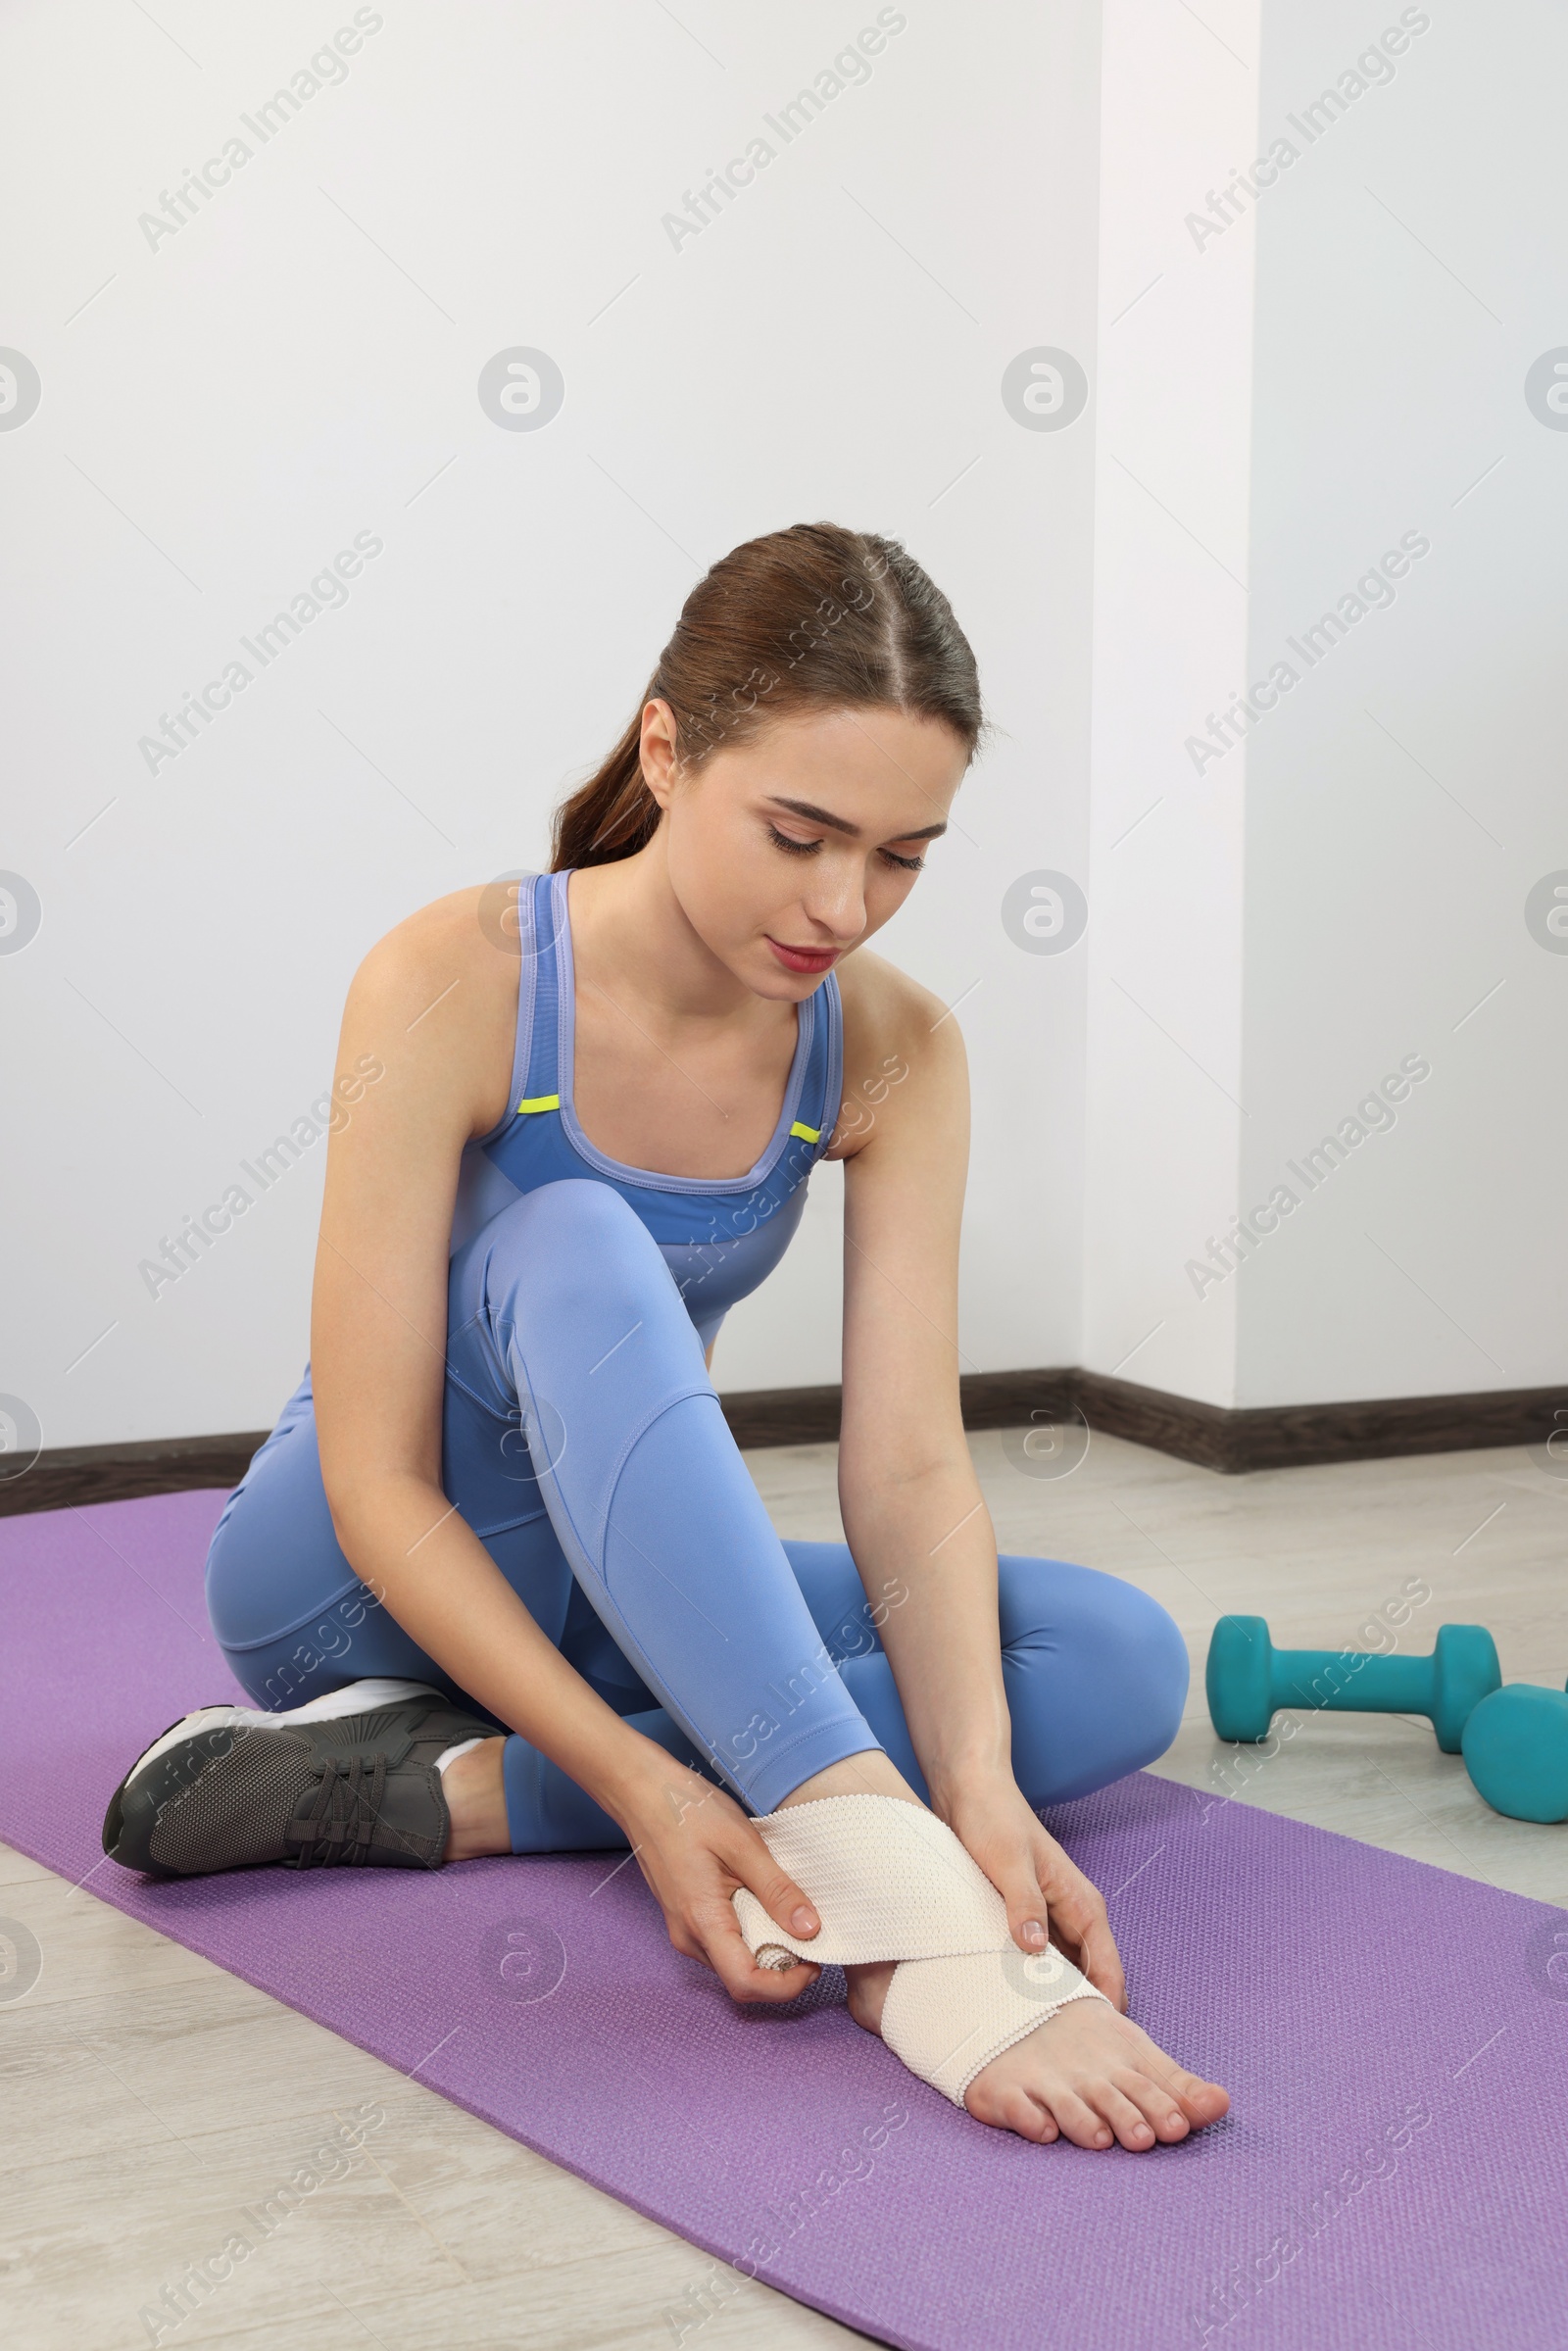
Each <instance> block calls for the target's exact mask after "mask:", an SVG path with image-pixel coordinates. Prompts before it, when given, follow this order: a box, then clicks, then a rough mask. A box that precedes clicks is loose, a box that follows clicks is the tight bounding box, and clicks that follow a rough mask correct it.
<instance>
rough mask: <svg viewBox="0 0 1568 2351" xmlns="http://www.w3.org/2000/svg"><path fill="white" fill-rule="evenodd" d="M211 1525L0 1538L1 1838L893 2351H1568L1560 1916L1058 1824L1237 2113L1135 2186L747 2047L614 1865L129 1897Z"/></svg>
mask: <svg viewBox="0 0 1568 2351" xmlns="http://www.w3.org/2000/svg"><path fill="white" fill-rule="evenodd" d="M220 1504H221V1496H218V1495H216V1494H176V1495H170V1496H167V1497H163V1498H159V1499H154V1500H145V1501H134V1502H114V1503H107V1504H103V1505H101V1506H99V1507H97V1508H95V1509H91V1510H82V1511H71V1510H68V1511H60V1512H53V1513H48V1514H44V1515H40V1516H37V1517H31V1518H14V1519H8V1520H4V1521H0V1673H3V1684H0V1835H3V1836H4V1837H6V1838H7V1839H8V1840H9V1841H10V1842H12V1843H13V1844H15V1845H17V1846H18V1847H20V1848H21V1849H22V1850H23V1851H24V1852H25V1853H28V1854H31V1855H32V1856H34V1857H35V1858H36V1859H37V1860H39V1861H42V1862H45V1863H47V1864H48V1865H49V1866H50V1867H51V1868H53V1869H55V1870H58V1871H60V1872H61V1873H62V1874H63V1875H65V1876H66V1877H68V1878H71V1879H72V1880H77V1879H84V1878H85V1879H87V1881H88V1885H89V1889H90V1890H91V1891H92V1892H94V1893H96V1894H98V1895H99V1896H100V1897H101V1898H102V1899H103V1900H105V1901H109V1902H113V1903H115V1904H116V1905H117V1906H118V1907H119V1908H121V1909H123V1910H125V1911H129V1912H130V1913H131V1914H132V1915H134V1916H135V1917H137V1918H141V1919H145V1920H146V1921H147V1922H148V1924H149V1925H151V1926H153V1927H156V1928H157V1929H159V1931H160V1932H161V1933H163V1934H165V1935H171V1936H172V1937H174V1938H175V1939H176V1940H177V1941H179V1942H182V1943H185V1944H188V1945H189V1946H190V1947H191V1948H192V1949H193V1950H197V1951H201V1952H205V1953H206V1954H207V1955H208V1957H210V1958H212V1959H214V1960H216V1961H217V1962H218V1963H219V1964H220V1965H221V1966H222V1967H225V1968H228V1969H230V1970H231V1971H232V1972H233V1973H234V1974H235V1975H237V1976H241V1977H243V1978H245V1979H246V1980H247V1981H248V1982H249V1983H251V1984H259V1985H260V1986H261V1987H262V1988H263V1989H264V1990H266V1991H269V1992H271V1993H273V1994H274V1995H275V1996H276V1997H277V1998H278V1999H280V2000H283V2001H286V2002H287V2003H288V2004H289V2005H290V2006H292V2007H294V2008H298V2009H302V2010H304V2011H305V2013H306V2014H307V2015H310V2016H313V2017H315V2018H318V2019H319V2021H320V2022H321V2023H322V2024H325V2025H328V2026H330V2027H331V2028H332V2029H333V2030H334V2031H335V2032H338V2033H343V2034H345V2035H346V2036H347V2037H348V2038H349V2039H350V2040H352V2041H356V2042H358V2043H359V2044H360V2045H361V2046H362V2047H364V2048H367V2049H370V2050H373V2051H374V2052H375V2054H376V2055H377V2056H379V2057H381V2058H384V2059H385V2060H386V2061H387V2063H389V2064H390V2065H393V2066H396V2067H397V2068H399V2069H400V2070H401V2071H404V2072H408V2073H417V2075H418V2078H419V2080H420V2081H421V2082H428V2083H429V2084H431V2086H432V2087H434V2088H435V2089H437V2090H439V2091H441V2092H442V2093H443V2094H444V2095H445V2096H446V2097H449V2098H451V2099H454V2100H455V2101H456V2102H457V2103H458V2104H459V2105H462V2106H466V2107H467V2108H468V2109H469V2110H470V2111H471V2112H473V2113H474V2114H477V2115H481V2116H483V2117H484V2118H485V2119H486V2120H487V2121H488V2122H491V2123H493V2124H495V2125H496V2126H497V2127H498V2128H499V2129H501V2130H502V2131H510V2132H511V2133H512V2134H513V2135H514V2136H515V2137H516V2138H518V2139H521V2140H524V2141H525V2142H526V2143H527V2144H528V2145H529V2146H531V2147H535V2148H538V2149H539V2150H540V2151H541V2152H543V2153H544V2154H546V2155H548V2156H551V2157H552V2158H554V2160H555V2161H556V2162H558V2163H561V2164H564V2165H565V2166H566V2167H567V2168H568V2169H569V2170H571V2171H573V2172H577V2173H580V2174H581V2175H582V2176H583V2178H585V2179H587V2180H593V2181H594V2182H595V2183H596V2184H597V2185H598V2186H600V2187H603V2188H607V2189H609V2190H610V2191H611V2193H612V2194H613V2195H616V2196H618V2197H620V2198H622V2199H623V2200H624V2201H625V2202H626V2203H628V2204H632V2205H635V2206H636V2207H637V2209H638V2210H639V2211H642V2212H645V2213H648V2214H650V2215H652V2217H653V2218H654V2219H656V2220H658V2221H662V2222H664V2223H665V2224H667V2226H668V2227H670V2228H671V2229H678V2230H679V2231H680V2232H681V2233H682V2234H683V2235H685V2236H687V2237H690V2238H693V2239H694V2240H695V2241H696V2242H697V2243H698V2244H700V2245H702V2246H703V2247H704V2248H706V2249H707V2250H709V2251H711V2252H712V2253H716V2254H718V2255H719V2256H721V2257H722V2258H723V2259H725V2260H727V2261H731V2262H734V2263H736V2264H737V2265H738V2266H740V2267H742V2268H743V2269H745V2270H747V2271H749V2272H751V2271H755V2273H756V2274H757V2275H758V2276H760V2277H761V2278H765V2279H766V2280H767V2281H768V2282H769V2283H771V2284H773V2285H776V2286H779V2287H781V2288H783V2290H784V2291H786V2292H787V2293H790V2294H793V2295H796V2296H797V2297H798V2298H799V2299H800V2300H802V2301H804V2302H809V2303H813V2304H815V2305H816V2307H817V2308H818V2309H821V2310H825V2311H828V2312H831V2313H832V2314H833V2315H834V2316H835V2317H837V2318H841V2319H843V2320H845V2321H846V2322H847V2323H848V2324H849V2325H851V2326H854V2327H859V2328H861V2329H862V2330H863V2331H865V2332H866V2333H869V2334H873V2335H878V2336H881V2337H883V2338H885V2339H886V2340H887V2341H889V2342H892V2343H896V2344H901V2345H909V2346H918V2347H919V2351H951V2347H954V2346H958V2345H963V2346H970V2345H977V2346H978V2345H983V2346H985V2347H986V2351H1013V2347H1014V2346H1017V2347H1018V2351H1022V2347H1023V2346H1028V2347H1029V2351H1041V2347H1043V2346H1056V2345H1063V2346H1066V2345H1071V2346H1073V2351H1144V2347H1145V2346H1161V2347H1162V2346H1165V2345H1170V2346H1173V2347H1176V2346H1191V2347H1193V2351H1199V2347H1200V2346H1202V2345H1205V2344H1215V2343H1223V2344H1224V2345H1225V2346H1226V2351H1285V2347H1286V2346H1289V2347H1291V2351H1296V2347H1298V2346H1299V2347H1300V2351H1306V2347H1307V2346H1310V2351H1342V2347H1343V2351H1366V2347H1367V2346H1369V2345H1376V2346H1378V2347H1379V2351H1406V2347H1408V2351H1449V2346H1453V2351H1460V2347H1461V2346H1462V2347H1463V2351H1492V2347H1493V2346H1496V2347H1497V2351H1504V2347H1506V2351H1521V2346H1527V2347H1529V2351H1535V2347H1536V2346H1541V2347H1543V2351H1544V2347H1545V2346H1548V2345H1549V2346H1553V2347H1554V2346H1557V2345H1560V2344H1561V2343H1563V2342H1564V2341H1565V2340H1568V2315H1565V2312H1568V2242H1565V2231H1564V2229H1563V2226H1562V2220H1563V2214H1564V2212H1565V2211H1568V2131H1565V2130H1564V2128H1563V2103H1564V2088H1565V2071H1564V2065H1563V2049H1564V2041H1565V2037H1568V1956H1565V1955H1568V1914H1565V1913H1564V1912H1563V1911H1561V1910H1556V1909H1551V1908H1548V1907H1546V1906H1544V1905H1543V1904H1539V1903H1534V1902H1527V1901H1523V1900H1521V1899H1519V1898H1518V1897H1517V1896H1515V1895H1511V1894H1503V1893H1495V1892H1493V1891H1492V1890H1490V1889H1489V1888H1488V1887H1485V1886H1477V1885H1474V1884H1472V1883H1471V1882H1470V1881H1468V1880H1467V1879H1463V1878H1458V1877H1452V1876H1450V1875H1448V1874H1447V1873H1446V1872H1445V1871H1441V1870H1434V1869H1429V1868H1427V1867H1425V1866H1424V1865H1422V1864H1420V1863H1418V1862H1411V1861H1402V1860H1398V1859H1397V1858H1394V1857H1393V1856H1390V1855H1388V1854H1385V1853H1381V1852H1378V1851H1376V1850H1374V1849H1373V1848H1371V1847H1369V1846H1365V1845H1359V1844H1355V1843H1352V1842H1350V1841H1348V1839H1346V1838H1343V1837H1330V1836H1327V1835H1325V1834H1323V1833H1322V1832H1321V1831H1317V1830H1313V1829H1305V1828H1300V1827H1299V1826H1297V1825H1296V1824H1294V1823H1292V1822H1289V1821H1283V1820H1277V1819H1274V1818H1271V1817H1270V1816H1269V1815H1268V1814H1267V1813H1263V1812H1258V1811H1255V1810H1251V1809H1249V1808H1248V1807H1246V1806H1243V1805H1240V1804H1231V1803H1224V1802H1217V1801H1211V1800H1209V1799H1207V1798H1205V1797H1201V1796H1199V1795H1198V1794H1196V1793H1195V1792H1194V1791H1193V1790H1191V1789H1188V1788H1178V1787H1175V1786H1173V1785H1171V1784H1170V1783H1168V1782H1165V1781H1161V1780H1157V1779H1152V1778H1150V1777H1148V1776H1144V1775H1140V1776H1138V1777H1136V1778H1134V1779H1131V1780H1127V1781H1123V1782H1122V1783H1121V1784H1120V1785H1119V1786H1118V1787H1116V1788H1110V1789H1108V1790H1106V1791H1105V1792H1104V1793H1103V1795H1100V1796H1096V1797H1091V1798H1089V1799H1087V1800H1085V1801H1084V1802H1082V1803H1078V1804H1072V1805H1067V1806H1065V1807H1063V1808H1062V1809H1061V1811H1060V1812H1059V1813H1057V1814H1056V1815H1054V1817H1053V1818H1052V1821H1051V1826H1052V1827H1053V1829H1054V1832H1055V1833H1056V1834H1057V1835H1058V1836H1059V1837H1061V1838H1062V1839H1063V1841H1064V1842H1065V1843H1066V1844H1067V1845H1068V1846H1069V1847H1070V1848H1071V1850H1072V1852H1073V1853H1074V1855H1075V1856H1076V1858H1077V1859H1078V1861H1079V1862H1080V1864H1081V1865H1082V1866H1083V1868H1084V1869H1086V1870H1087V1871H1088V1872H1089V1874H1090V1876H1091V1877H1092V1878H1094V1879H1095V1880H1096V1881H1097V1883H1098V1884H1099V1885H1100V1886H1102V1887H1103V1889H1104V1890H1105V1892H1106V1894H1107V1896H1108V1897H1109V1900H1110V1909H1111V1919H1112V1923H1113V1925H1114V1927H1115V1929H1116V1932H1117V1935H1118V1936H1119V1938H1120V1940H1121V1945H1122V1949H1123V1952H1124V1954H1125V1955H1126V1958H1127V1962H1128V1973H1129V1978H1130V1981H1131V1985H1132V1995H1133V2006H1134V2011H1135V2013H1136V2014H1137V2015H1138V2017H1139V2018H1140V2020H1141V2021H1142V2022H1143V2023H1144V2024H1145V2025H1146V2026H1147V2027H1148V2029H1149V2030H1150V2031H1151V2032H1152V2033H1154V2035H1155V2036H1156V2038H1158V2039H1161V2040H1162V2041H1163V2042H1164V2043H1165V2045H1166V2046H1167V2047H1168V2048H1171V2049H1173V2050H1175V2051H1177V2052H1179V2053H1180V2054H1181V2055H1182V2056H1183V2057H1185V2059H1186V2061H1187V2062H1188V2063H1189V2064H1190V2065H1192V2066H1193V2067H1195V2068H1196V2069H1197V2070H1198V2071H1200V2072H1201V2073H1204V2074H1207V2075H1209V2076H1210V2077H1211V2078H1213V2079H1215V2080H1217V2081H1222V2082H1225V2083H1226V2084H1227V2086H1228V2087H1229V2088H1230V2090H1231V2093H1232V2096H1233V2099H1234V2106H1233V2110H1232V2114H1231V2117H1230V2119H1229V2120H1228V2121H1227V2122H1226V2123H1224V2124H1222V2125H1220V2126H1219V2127H1218V2128H1217V2129H1216V2130H1214V2131H1207V2132H1205V2133H1203V2134H1202V2136H1201V2137H1200V2138H1198V2139H1195V2140H1193V2141H1191V2142H1189V2143H1188V2144H1187V2145H1185V2146H1182V2147H1177V2148H1168V2149H1160V2150H1156V2151H1155V2152H1153V2153H1151V2154H1149V2155H1142V2156H1132V2155H1124V2154H1122V2153H1121V2152H1120V2151H1119V2150H1113V2151H1111V2152H1109V2153H1106V2154H1100V2155H1088V2154H1083V2153H1081V2152H1079V2151H1078V2150H1077V2149H1074V2148H1072V2147H1068V2146H1065V2145H1061V2144H1058V2145H1056V2146H1054V2147H1034V2146H1028V2145H1025V2144H1024V2143H1023V2142H1021V2141H1020V2140H1017V2139H1014V2138H1010V2137H1007V2136H1005V2135H1004V2134H1002V2133H1000V2132H997V2131H988V2130H985V2129H984V2128H982V2126H980V2125H979V2124H977V2123H974V2122H971V2121H970V2120H969V2118H968V2117H967V2116H965V2115H962V2114H959V2113H958V2112H957V2111H956V2109H955V2108H953V2107H951V2106H949V2105H948V2104H947V2102H946V2101H945V2100H944V2099H942V2098H940V2097H939V2096H938V2095H937V2094H936V2092H935V2091H932V2090H928V2089H926V2088H924V2087H923V2086H922V2085H921V2084H920V2083H919V2082H915V2081H913V2080H912V2079H911V2077H910V2076H908V2075H907V2074H906V2073H905V2071H904V2069H903V2068H902V2067H901V2066H900V2065H899V2064H898V2062H897V2060H896V2059H894V2058H893V2057H892V2056H891V2055H890V2054H889V2053H888V2052H887V2051H886V2050H885V2049H883V2048H882V2047H880V2046H879V2044H877V2043H876V2042H875V2041H873V2040H871V2039H870V2038H869V2037H868V2036H867V2035H865V2034H864V2033H859V2032H858V2030H857V2029H856V2028H855V2026H853V2025H852V2024H851V2023H850V2021H849V2019H848V2017H847V2016H846V2015H845V2013H844V2011H843V2009H842V2007H840V2006H838V2005H836V2004H834V2003H833V2002H832V2001H831V2000H830V1999H829V1998H828V1997H827V1996H826V1993H825V1988H824V1987H826V1986H827V1985H829V1984H831V1982H832V1979H831V1978H824V1979H823V1984H822V1985H819V1986H818V1989H817V1992H816V1993H815V1994H813V1995H811V1998H810V2001H809V2003H803V2004H801V2005H800V2006H799V2007H798V2008H797V2009H796V2010H794V2011H791V2012H789V2013H787V2014H783V2015H780V2014H772V2015H768V2016H760V2015H755V2014H742V2013H740V2012H738V2011H737V2010H735V2009H734V2008H733V2007H732V2006H731V2004H730V2002H729V2001H728V1999H727V1998H726V1997H725V1995H724V1993H723V1992H722V1990H721V1989H720V1988H719V1986H718V1984H716V1983H715V1982H714V1980H713V1979H712V1978H711V1977H710V1976H709V1975H707V1974H706V1972H705V1971H703V1970H701V1969H699V1968H698V1967H696V1966H695V1965H693V1964H691V1963H690V1962H688V1961H685V1960H682V1959H680V1958H679V1957H677V1956H676V1954H675V1953H674V1952H672V1951H671V1950H670V1948H669V1946H668V1944H667V1942H666V1941H665V1938H664V1935H663V1931H662V1924H661V1921H660V1917H659V1913H658V1910H657V1908H656V1906H655V1904H654V1901H653V1898H652V1896H651V1895H650V1894H649V1893H648V1892H647V1890H646V1888H645V1887H644V1886H643V1884H642V1881H641V1879H640V1877H639V1875H638V1873H637V1870H636V1868H635V1866H634V1865H629V1864H628V1865H627V1866H625V1867H623V1868H621V1869H619V1870H614V1871H613V1875H611V1874H609V1873H610V1872H611V1871H612V1870H613V1856H612V1857H610V1858H608V1859H607V1858H603V1857H599V1856H592V1857H588V1858H583V1859H575V1858H568V1859H547V1860H517V1861H513V1860H505V1861H501V1860H498V1861H486V1862H474V1863H469V1864H466V1866H464V1867H463V1868H461V1869H456V1870H449V1871H444V1872H438V1873H436V1874H434V1875H431V1876H428V1877H426V1876H422V1875H416V1874H414V1873H405V1872H403V1871H384V1872H383V1871H376V1872H365V1873H360V1872H348V1871H327V1872H320V1873H318V1874H315V1875H312V1876H297V1875H295V1874H294V1873H292V1872H286V1871H282V1870H255V1871H238V1872H235V1873H232V1874H231V1875H229V1876H226V1877H222V1878H217V1879H211V1880H207V1881H202V1882H191V1883H188V1884H183V1885H174V1886H168V1885H152V1884H147V1883H144V1882H143V1881H142V1880H140V1879H139V1878H134V1877H130V1876H128V1875H126V1874H125V1873H123V1872H122V1871H121V1870H120V1869H118V1868H117V1866H116V1865H115V1864H114V1863H113V1862H105V1861H104V1860H103V1857H102V1854H101V1850H100V1848H99V1844H98V1829H99V1822H100V1819H101V1816H102V1812H103V1808H104V1804H105V1802H106V1801H107V1798H108V1796H109V1794H110V1792H111V1791H112V1789H113V1788H114V1787H115V1786H116V1784H117V1783H118V1781H119V1780H120V1778H121V1776H122V1774H123V1770H124V1768H125V1765H126V1763H127V1762H128V1761H129V1759H130V1758H131V1757H132V1756H133V1755H134V1754H135V1753H136V1752H137V1751H138V1750H139V1748H140V1747H142V1746H143V1745H145V1744H146V1743H147V1742H148V1741H149V1740H150V1739H152V1738H154V1737H155V1736H156V1735H157V1734H158V1733H159V1732H161V1731H163V1730H164V1729H165V1728H166V1727H167V1725H168V1724H169V1723H170V1722H171V1721H172V1719H173V1718H174V1717H176V1716H177V1715H179V1714H180V1713H182V1712H184V1711H185V1710H186V1709H187V1708H188V1707H190V1706H193V1705H198V1704H203V1703H207V1702H210V1701H212V1700H215V1699H223V1698H228V1697H232V1696H233V1695H234V1694H235V1693H234V1690H233V1686H232V1684H231V1683H230V1681H229V1678H228V1676H227V1673H226V1671H225V1670H224V1668H223V1666H222V1664H221V1661H220V1660H219V1658H218V1656H217V1652H216V1650H215V1648H214V1646H213V1643H212V1641H211V1637H210V1635H209V1634H208V1632H207V1629H206V1621H205V1616H204V1612H203V1608H202V1596H201V1564H202V1559H203V1556H204V1553H205V1549H206V1543H207V1538H208V1535H209V1533H210V1531H211V1529H212V1526H213V1524H214V1522H215V1520H216V1518H217V1515H218V1510H219V1507H220ZM1564 1834H1565V1837H1568V1832H1565V1833H1564ZM95 1864H97V1865H98V1866H97V1867H96V1868H95ZM3 1898H4V1897H3V1893H0V1900H3ZM44 1965H45V1967H47V1965H48V1953H47V1951H46V1952H45V1953H44ZM1559 1979H1560V1981H1559ZM672 2339H674V2338H673V2335H672Z"/></svg>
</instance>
